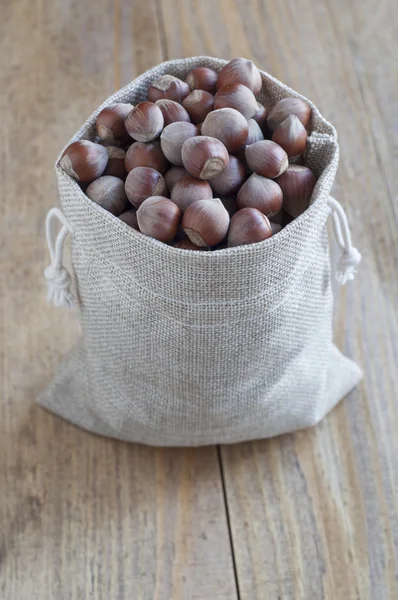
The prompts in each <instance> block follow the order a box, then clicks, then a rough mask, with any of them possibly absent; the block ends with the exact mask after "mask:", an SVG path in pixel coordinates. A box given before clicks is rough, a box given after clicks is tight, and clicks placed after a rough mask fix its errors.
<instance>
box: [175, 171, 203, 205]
mask: <svg viewBox="0 0 398 600" xmlns="http://www.w3.org/2000/svg"><path fill="white" fill-rule="evenodd" d="M208 198H213V191H212V189H211V187H210V185H209V182H208V181H206V180H204V179H196V178H195V177H191V175H187V176H186V177H183V178H182V179H180V180H179V181H177V183H176V184H175V185H174V187H173V190H172V192H171V199H172V201H173V202H175V203H176V204H177V206H178V207H179V208H180V210H181V211H182V212H184V211H185V210H186V209H187V208H188V206H189V205H190V204H192V203H193V202H196V200H204V199H208Z"/></svg>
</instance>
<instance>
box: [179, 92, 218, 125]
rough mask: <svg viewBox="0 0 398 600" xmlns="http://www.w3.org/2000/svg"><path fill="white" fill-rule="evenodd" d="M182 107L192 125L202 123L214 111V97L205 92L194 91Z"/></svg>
mask: <svg viewBox="0 0 398 600" xmlns="http://www.w3.org/2000/svg"><path fill="white" fill-rule="evenodd" d="M182 105H183V107H184V108H185V110H186V111H187V113H188V114H189V116H190V118H191V121H192V123H201V122H202V121H204V119H205V118H206V116H207V115H208V114H209V112H211V111H212V110H213V109H214V96H213V94H210V92H206V91H205V90H194V91H193V92H191V93H190V94H189V96H187V97H186V98H185V99H184V100H183V102H182Z"/></svg>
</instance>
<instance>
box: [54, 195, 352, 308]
mask: <svg viewBox="0 0 398 600" xmlns="http://www.w3.org/2000/svg"><path fill="white" fill-rule="evenodd" d="M328 205H329V207H330V209H331V215H332V221H333V229H334V234H335V238H336V242H337V244H338V246H339V248H340V251H341V253H340V258H339V260H338V263H337V271H336V280H337V282H338V283H339V284H340V285H345V284H346V283H347V281H352V280H353V279H354V278H355V275H356V270H357V266H358V265H359V263H360V262H361V258H362V257H361V255H360V253H359V252H358V250H357V249H356V248H354V246H353V245H352V241H351V232H350V228H349V226H348V222H347V217H346V214H345V212H344V210H343V208H342V206H341V205H340V203H339V202H337V200H336V199H335V198H333V197H332V196H329V198H328ZM56 219H58V220H59V221H60V222H61V223H62V229H61V230H60V232H59V233H58V235H57V236H56V234H55V228H54V225H55V220H56ZM69 232H70V225H69V222H68V220H67V218H66V217H65V215H64V214H63V213H62V212H61V211H60V210H59V209H58V208H52V209H51V210H50V211H49V212H48V214H47V218H46V236H47V244H48V249H49V251H50V257H51V264H50V265H49V266H48V267H47V268H46V270H45V271H44V276H45V278H46V280H47V285H48V291H47V302H52V303H53V304H54V305H55V306H65V307H68V308H71V307H73V306H75V305H76V298H75V296H74V294H73V292H72V290H71V284H72V279H71V276H70V274H69V273H68V271H67V270H66V268H65V267H64V265H63V254H64V243H65V240H66V238H67V236H68V234H69Z"/></svg>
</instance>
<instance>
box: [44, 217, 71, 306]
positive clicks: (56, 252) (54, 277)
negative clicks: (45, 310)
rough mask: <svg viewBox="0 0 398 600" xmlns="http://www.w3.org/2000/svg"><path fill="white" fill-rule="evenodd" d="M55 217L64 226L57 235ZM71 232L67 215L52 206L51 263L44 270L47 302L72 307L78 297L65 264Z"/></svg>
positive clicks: (48, 224) (49, 229)
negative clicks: (68, 236) (64, 259)
mask: <svg viewBox="0 0 398 600" xmlns="http://www.w3.org/2000/svg"><path fill="white" fill-rule="evenodd" d="M55 219H59V221H60V222H61V223H62V225H63V227H62V229H61V231H60V232H59V233H58V235H57V236H56V234H55V228H54V225H55ZM69 232H70V225H69V223H68V220H67V218H66V217H65V215H64V214H63V213H62V212H61V211H60V210H59V209H58V208H52V209H51V210H50V211H49V212H48V214H47V217H46V236H47V244H48V249H49V251H50V256H51V264H50V265H49V266H48V267H47V268H46V270H45V271H44V276H45V278H46V279H47V286H48V290H47V302H52V303H53V304H54V306H65V307H67V308H71V307H73V306H74V305H75V304H76V299H75V297H74V295H73V293H72V291H71V283H72V279H71V276H70V275H69V273H68V271H67V270H66V269H65V267H64V265H63V255H64V243H65V239H66V237H67V235H68V233H69Z"/></svg>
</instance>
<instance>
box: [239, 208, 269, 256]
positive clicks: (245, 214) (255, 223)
mask: <svg viewBox="0 0 398 600" xmlns="http://www.w3.org/2000/svg"><path fill="white" fill-rule="evenodd" d="M271 235H272V228H271V223H270V222H269V221H268V219H267V217H266V216H265V215H263V213H261V212H260V211H259V210H257V209H256V208H242V209H241V210H238V212H237V213H236V214H234V216H233V217H232V219H231V225H230V227H229V233H228V246H231V247H234V246H245V245H246V244H256V243H257V242H263V241H264V240H266V239H267V238H269V237H271Z"/></svg>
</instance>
